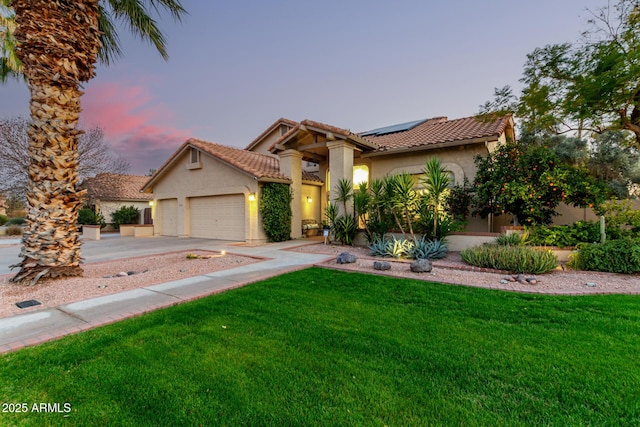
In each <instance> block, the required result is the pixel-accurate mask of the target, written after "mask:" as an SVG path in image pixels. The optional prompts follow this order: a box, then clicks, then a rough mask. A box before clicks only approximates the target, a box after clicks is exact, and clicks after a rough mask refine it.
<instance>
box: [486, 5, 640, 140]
mask: <svg viewBox="0 0 640 427" xmlns="http://www.w3.org/2000/svg"><path fill="white" fill-rule="evenodd" d="M590 13H591V19H590V20H589V21H588V28H587V29H586V31H585V32H584V33H583V34H582V37H581V39H580V41H579V42H578V43H562V44H553V45H547V46H545V47H542V48H537V49H535V50H534V51H533V52H531V53H530V54H529V55H527V61H526V63H525V66H524V72H523V76H522V78H521V80H520V81H521V82H522V83H523V85H524V87H523V89H522V92H521V94H520V96H515V95H514V93H513V90H512V89H511V88H510V87H509V86H505V87H503V88H501V89H496V91H495V94H494V100H493V101H490V102H487V103H486V104H485V105H483V106H481V111H480V112H481V114H496V113H497V114H500V113H506V112H514V113H515V114H516V116H517V117H519V118H520V119H521V121H522V126H523V130H524V131H527V132H549V133H555V134H563V133H568V132H577V133H578V136H579V137H580V136H582V135H581V133H582V132H583V131H590V132H595V133H603V132H604V131H606V130H627V131H630V132H632V133H633V134H634V136H635V138H634V140H633V141H632V142H633V144H634V145H636V146H640V1H639V0H617V2H616V3H615V4H611V3H609V4H608V5H607V6H606V7H604V8H602V9H600V10H597V11H590Z"/></svg>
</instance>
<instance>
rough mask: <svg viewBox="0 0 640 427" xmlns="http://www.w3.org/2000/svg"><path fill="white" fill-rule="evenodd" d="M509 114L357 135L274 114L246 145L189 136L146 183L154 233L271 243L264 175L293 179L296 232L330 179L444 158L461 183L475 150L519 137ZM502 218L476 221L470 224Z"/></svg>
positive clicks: (314, 215) (416, 169)
mask: <svg viewBox="0 0 640 427" xmlns="http://www.w3.org/2000/svg"><path fill="white" fill-rule="evenodd" d="M514 135H515V134H514V123H513V120H512V118H511V117H502V118H497V119H495V120H491V121H481V120H478V119H476V118H475V117H466V118H461V119H455V120H449V119H447V118H446V117H436V118H429V119H423V120H417V121H413V122H407V123H401V124H397V125H393V126H386V127H382V128H377V129H373V130H370V131H367V132H361V133H353V132H351V131H350V130H347V129H342V128H339V127H335V126H331V125H328V124H324V123H320V122H316V121H312V120H303V121H301V122H296V121H293V120H289V119H284V118H282V119H279V120H276V121H275V122H274V123H273V124H272V125H271V126H269V127H268V128H267V129H266V130H265V131H264V132H262V133H261V134H260V135H259V136H258V137H257V138H256V139H255V140H253V141H252V142H251V143H250V144H249V145H247V147H246V148H244V149H239V148H233V147H228V146H225V145H220V144H215V143H210V142H204V141H199V140H196V139H189V140H188V141H186V142H185V143H184V144H183V145H182V146H181V147H180V148H179V149H178V150H177V151H176V152H175V153H174V154H173V155H172V156H171V158H169V159H168V160H167V161H166V162H165V163H164V164H163V165H162V166H161V167H160V168H159V169H158V170H157V171H156V173H155V174H154V175H153V176H152V177H151V178H150V179H149V181H148V182H147V183H146V184H145V185H144V187H143V191H144V192H146V193H151V194H153V199H154V202H155V203H154V208H153V209H154V211H153V216H154V225H155V233H156V234H158V235H168V236H184V237H187V236H191V237H207V238H219V239H227V240H237V241H247V242H256V241H265V240H266V235H265V234H264V231H263V229H262V225H261V224H262V220H261V218H260V214H259V212H258V203H259V198H260V187H261V185H262V184H263V183H265V182H283V183H287V184H289V185H291V188H292V190H293V195H294V199H293V201H292V211H293V219H292V227H291V236H292V237H293V238H296V237H300V236H301V235H302V223H303V220H307V221H308V220H315V221H316V222H318V223H321V222H322V220H323V212H324V209H325V207H326V205H327V202H328V200H334V199H335V194H334V192H335V188H334V186H333V185H332V183H337V182H338V181H339V180H340V179H343V178H346V179H349V180H351V181H352V182H354V183H356V184H357V183H359V182H362V181H368V180H371V179H375V178H382V177H384V176H385V175H388V174H394V173H399V172H407V173H411V174H420V173H421V169H422V168H423V167H424V164H425V162H426V160H427V159H428V158H430V157H432V156H436V157H438V158H439V159H441V161H442V163H443V165H444V166H445V167H447V168H448V170H449V171H451V173H452V177H453V179H454V180H455V182H456V183H462V182H463V180H464V178H465V177H466V178H468V179H470V180H472V179H473V177H474V176H475V172H476V167H475V164H474V162H473V158H474V156H475V155H477V154H483V155H484V154H487V153H488V152H490V151H491V150H493V149H495V148H496V147H497V146H498V144H501V143H505V142H506V140H507V138H514ZM500 225H501V224H493V223H489V222H487V220H481V219H473V220H471V221H470V223H469V225H468V227H467V229H468V230H469V231H489V230H491V229H497V228H498V227H499V226H500Z"/></svg>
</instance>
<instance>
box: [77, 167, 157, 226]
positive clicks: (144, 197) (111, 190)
mask: <svg viewBox="0 0 640 427" xmlns="http://www.w3.org/2000/svg"><path fill="white" fill-rule="evenodd" d="M148 180H149V177H148V176H139V175H124V174H116V173H99V174H97V175H96V176H94V177H90V178H85V179H84V180H83V181H82V183H81V184H80V188H81V189H86V190H87V195H86V202H85V204H86V205H88V206H91V207H93V208H94V209H95V211H96V212H99V213H101V214H102V215H103V216H104V219H105V220H106V221H107V223H109V222H110V221H111V214H112V213H113V212H115V211H117V210H118V209H120V208H121V207H123V206H134V207H136V208H138V209H139V210H140V213H141V214H140V219H139V222H140V223H141V224H145V223H149V224H150V223H151V206H150V202H151V203H153V196H152V195H151V194H148V193H143V192H141V191H140V189H141V188H142V186H143V185H144V184H145V183H146V182H147V181H148Z"/></svg>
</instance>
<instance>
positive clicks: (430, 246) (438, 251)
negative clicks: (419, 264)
mask: <svg viewBox="0 0 640 427" xmlns="http://www.w3.org/2000/svg"><path fill="white" fill-rule="evenodd" d="M447 252H448V249H447V244H446V243H445V240H444V239H442V240H429V239H427V238H426V237H424V236H423V237H422V238H421V239H417V240H416V241H415V242H413V247H412V248H411V250H410V251H409V257H411V258H413V259H442V258H444V257H446V256H447Z"/></svg>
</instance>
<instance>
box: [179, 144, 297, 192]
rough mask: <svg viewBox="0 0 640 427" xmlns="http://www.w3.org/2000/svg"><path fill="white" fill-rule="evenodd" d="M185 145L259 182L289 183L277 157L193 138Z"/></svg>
mask: <svg viewBox="0 0 640 427" xmlns="http://www.w3.org/2000/svg"><path fill="white" fill-rule="evenodd" d="M186 144H189V145H191V146H193V147H196V148H198V149H199V150H202V151H203V152H205V153H208V154H210V155H212V156H214V157H216V158H218V159H220V160H222V161H223V162H225V163H228V164H230V165H231V166H234V167H236V168H238V169H240V170H242V171H244V172H246V173H248V174H250V175H253V176H255V177H256V178H258V179H259V180H267V181H268V180H271V179H275V180H284V181H291V180H290V179H289V177H288V176H286V175H284V174H283V173H281V172H280V161H279V160H278V158H277V157H273V156H268V155H266V154H260V153H256V152H254V151H247V150H243V149H240V148H234V147H229V146H227V145H222V144H215V143H212V142H205V141H200V140H198V139H194V138H191V139H189V140H188V141H187V142H186Z"/></svg>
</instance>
